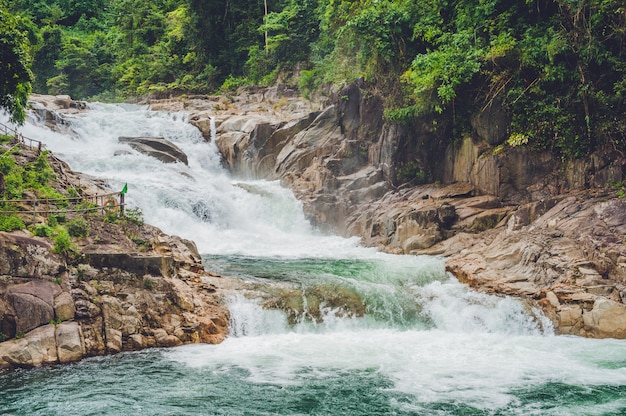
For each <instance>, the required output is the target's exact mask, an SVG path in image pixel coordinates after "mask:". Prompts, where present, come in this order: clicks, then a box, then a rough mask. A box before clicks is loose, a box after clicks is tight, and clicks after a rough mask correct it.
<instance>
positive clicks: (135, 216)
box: [124, 208, 143, 227]
mask: <svg viewBox="0 0 626 416" xmlns="http://www.w3.org/2000/svg"><path fill="white" fill-rule="evenodd" d="M124 216H125V217H126V221H128V222H130V223H133V224H136V225H138V226H140V227H141V226H143V212H142V211H141V209H140V208H130V209H127V210H126V211H124Z"/></svg>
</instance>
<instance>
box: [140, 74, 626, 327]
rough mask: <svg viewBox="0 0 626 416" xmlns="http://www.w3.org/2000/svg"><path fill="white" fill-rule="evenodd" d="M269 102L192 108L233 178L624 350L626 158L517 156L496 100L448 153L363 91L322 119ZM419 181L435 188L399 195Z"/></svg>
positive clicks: (434, 135)
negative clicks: (264, 187)
mask: <svg viewBox="0 0 626 416" xmlns="http://www.w3.org/2000/svg"><path fill="white" fill-rule="evenodd" d="M274 93H276V90H274ZM261 96H262V94H261V93H260V92H259V91H255V92H254V93H250V92H249V91H248V92H245V91H242V92H241V93H240V94H239V95H238V96H236V97H230V100H231V101H230V105H229V108H222V107H221V105H222V104H224V102H223V98H219V99H218V98H216V97H202V98H198V99H195V100H194V99H191V100H189V99H188V100H185V102H184V107H185V110H186V111H190V112H191V119H192V120H194V124H195V125H196V126H198V127H199V128H201V129H203V126H208V125H209V123H208V121H207V120H206V118H208V117H209V116H211V117H214V118H215V125H216V126H217V132H216V144H217V146H218V148H219V149H220V151H221V152H222V155H223V157H224V163H225V165H226V166H228V167H229V169H231V171H233V172H234V173H236V174H239V175H245V176H248V177H258V178H267V179H273V180H276V179H279V180H281V182H282V183H283V184H284V185H286V186H288V187H290V188H291V189H292V190H293V191H294V193H295V195H296V196H297V198H298V199H300V200H301V201H302V202H303V206H304V210H305V212H306V214H307V215H308V217H309V218H310V219H311V220H312V222H313V223H314V224H316V225H317V226H319V227H321V228H325V229H331V230H333V231H336V232H339V233H340V234H342V235H346V236H359V237H361V239H362V242H363V244H365V245H368V246H376V247H379V248H380V249H382V250H385V251H388V252H392V253H405V254H431V255H442V256H446V264H447V268H448V270H449V271H450V272H452V273H453V274H454V275H455V276H456V277H457V278H459V280H461V281H463V282H466V283H467V284H469V285H471V286H472V287H474V288H476V289H477V290H482V291H487V292H490V293H495V294H502V295H511V296H518V297H522V298H525V299H528V300H530V301H531V302H534V303H535V304H536V305H538V306H540V307H541V308H542V309H543V310H544V312H545V313H546V315H547V316H548V317H549V318H551V320H552V322H553V324H554V326H555V328H556V331H557V332H558V333H561V334H572V335H580V336H588V337H615V338H626V320H625V319H624V316H625V314H626V304H625V301H626V286H625V285H626V250H625V248H624V247H625V246H624V240H625V238H626V225H625V221H624V214H623V213H624V212H626V206H624V202H623V200H622V199H621V197H622V195H623V191H624V190H623V188H620V189H618V188H619V187H615V188H612V187H610V186H607V184H611V183H614V184H620V183H621V181H622V180H623V175H624V166H625V165H626V159H625V158H624V157H623V155H621V154H619V153H615V152H613V151H611V150H610V149H601V150H599V151H598V152H596V153H594V154H592V155H590V156H588V157H585V158H580V159H577V160H575V161H564V160H561V159H557V158H554V157H553V156H552V155H551V154H550V153H548V152H536V151H531V150H529V149H527V148H524V147H511V146H509V145H508V144H506V143H504V142H505V139H506V135H507V129H508V124H509V117H508V115H507V114H506V112H505V111H504V110H503V109H502V108H501V107H500V106H499V105H498V103H495V102H494V103H493V104H492V105H490V106H488V107H486V108H485V109H484V110H482V111H481V112H478V113H477V114H475V115H474V116H473V117H472V119H471V126H472V128H473V129H474V131H473V133H472V134H469V135H468V136H467V137H465V138H464V139H463V140H461V142H459V143H456V144H454V145H448V144H447V143H449V140H448V137H450V134H451V132H450V129H449V127H448V126H447V125H446V123H445V120H437V124H436V125H435V123H433V121H432V120H426V119H424V120H417V121H415V122H413V123H412V124H411V125H404V124H400V123H392V122H387V121H385V120H384V118H383V111H382V110H383V105H382V100H380V98H378V97H376V96H375V95H373V94H371V93H370V92H368V90H367V85H366V84H365V83H364V82H363V81H362V80H359V81H357V82H355V83H353V84H350V85H348V86H346V87H344V88H343V89H341V90H340V91H339V92H337V93H336V94H332V95H331V96H330V98H329V99H328V100H327V101H324V102H322V107H321V108H320V106H319V103H317V104H313V103H309V102H307V101H305V100H302V99H298V98H296V97H294V96H293V95H289V96H283V97H282V100H283V104H284V106H283V107H282V109H277V108H276V107H274V108H270V107H269V106H267V103H268V101H270V100H268V101H264V99H263V98H260V97H261ZM247 97H249V99H248V98H247ZM220 100H222V101H220ZM151 105H153V107H154V108H155V109H161V110H167V109H168V108H169V106H173V107H172V108H173V109H176V108H177V107H176V106H177V105H179V104H173V103H172V102H164V101H154V102H152V103H151ZM289 108H297V109H298V111H297V113H296V112H294V113H291V114H290V113H289V110H288V109H289ZM307 108H308V109H310V111H308V112H307V111H303V110H306V109H307ZM196 109H197V111H196ZM203 117H204V118H205V119H203ZM203 134H204V136H205V137H210V132H208V131H206V130H205V131H203ZM408 168H411V169H408ZM407 172H409V173H411V172H413V173H414V174H416V175H417V174H420V175H423V177H421V178H417V176H416V178H411V177H410V176H407ZM423 178H426V179H429V180H430V181H431V182H433V183H432V184H428V185H418V186H414V185H413V186H410V185H408V184H403V182H405V181H408V182H410V181H411V180H413V181H414V182H416V179H420V180H423Z"/></svg>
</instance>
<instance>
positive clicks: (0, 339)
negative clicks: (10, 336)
mask: <svg viewBox="0 0 626 416" xmlns="http://www.w3.org/2000/svg"><path fill="white" fill-rule="evenodd" d="M6 340H7V336H6V335H4V332H2V331H0V342H4V341H6Z"/></svg>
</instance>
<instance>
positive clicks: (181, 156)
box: [118, 136, 189, 165]
mask: <svg viewBox="0 0 626 416" xmlns="http://www.w3.org/2000/svg"><path fill="white" fill-rule="evenodd" d="M118 141H119V142H120V143H128V145H129V146H130V147H132V148H133V149H135V150H137V151H138V152H140V153H144V154H146V155H148V156H152V157H154V158H157V159H159V160H160V161H161V162H164V163H175V162H181V163H184V164H185V165H187V164H189V162H188V160H187V155H186V154H185V153H184V152H183V151H182V150H181V149H180V148H179V147H178V146H176V145H175V144H174V143H172V142H170V141H169V140H167V139H164V138H163V137H125V136H121V137H119V138H118Z"/></svg>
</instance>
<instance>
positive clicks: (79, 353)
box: [55, 322, 85, 363]
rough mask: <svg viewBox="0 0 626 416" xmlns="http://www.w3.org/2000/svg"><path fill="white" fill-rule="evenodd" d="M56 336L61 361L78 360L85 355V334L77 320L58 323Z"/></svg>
mask: <svg viewBox="0 0 626 416" xmlns="http://www.w3.org/2000/svg"><path fill="white" fill-rule="evenodd" d="M55 336H56V344H57V353H58V359H59V362H60V363H69V362H73V361H78V360H80V359H81V358H83V357H84V356H85V345H84V342H83V334H82V330H81V327H80V325H79V324H78V323H77V322H63V323H62V324H59V325H57V327H56V331H55Z"/></svg>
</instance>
